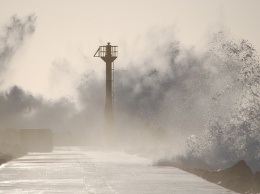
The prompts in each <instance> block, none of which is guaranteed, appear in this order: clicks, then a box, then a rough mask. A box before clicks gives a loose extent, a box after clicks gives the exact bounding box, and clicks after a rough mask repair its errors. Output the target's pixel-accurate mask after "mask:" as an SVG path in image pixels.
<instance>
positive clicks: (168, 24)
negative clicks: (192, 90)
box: [0, 0, 260, 98]
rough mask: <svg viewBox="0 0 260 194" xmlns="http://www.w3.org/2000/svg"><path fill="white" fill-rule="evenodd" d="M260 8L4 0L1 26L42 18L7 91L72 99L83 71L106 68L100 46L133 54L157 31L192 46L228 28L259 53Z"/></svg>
mask: <svg viewBox="0 0 260 194" xmlns="http://www.w3.org/2000/svg"><path fill="white" fill-rule="evenodd" d="M259 10H260V1H259V0H248V1H245V0H178V1H177V0H157V1H155V0H138V1H137V0H131V1H130V0H129V1H123V0H98V1H91V0H22V1H18V0H0V25H1V26H3V25H5V24H7V23H8V22H9V21H10V17H11V16H12V15H14V14H16V15H17V16H18V17H21V18H23V17H25V16H27V15H28V14H32V13H35V15H36V16H37V26H36V31H35V34H34V35H33V36H32V37H31V38H30V40H29V41H28V42H27V44H26V45H24V47H23V48H22V50H21V51H20V53H18V54H17V55H16V56H15V58H14V59H13V60H12V65H13V69H12V70H11V71H9V74H8V80H7V79H6V80H5V84H4V86H2V88H3V87H8V86H9V85H12V84H17V85H19V86H21V87H23V88H24V89H26V90H30V91H32V92H33V93H36V94H43V95H45V96H46V97H54V98H56V97H60V96H63V95H69V94H71V93H73V92H74V86H75V85H77V82H78V81H79V80H78V77H79V76H80V75H82V73H84V72H86V73H87V72H88V71H89V70H90V69H98V70H104V66H102V65H103V62H102V61H101V60H99V59H96V58H93V54H94V53H95V51H96V50H97V48H98V46H99V45H103V44H106V42H108V41H110V42H111V43H112V44H114V45H118V46H119V54H120V52H123V51H122V50H123V49H124V48H131V49H130V51H128V52H129V53H133V52H135V50H134V49H133V48H134V43H135V40H138V37H139V36H143V35H144V34H145V33H147V32H148V31H150V30H153V29H155V28H156V29H159V28H173V29H174V31H175V32H176V33H177V34H176V36H177V38H178V39H179V40H180V41H181V43H182V44H183V45H185V46H187V47H190V46H192V45H195V46H196V45H201V44H203V43H204V41H205V39H207V36H208V35H209V34H210V33H212V32H215V31H216V30H218V29H220V28H221V27H225V28H228V29H229V30H230V31H231V33H232V34H234V35H235V36H237V37H240V38H245V39H248V40H249V41H250V42H252V43H253V44H254V45H255V46H256V48H257V49H258V50H260V37H259V36H260V25H259V21H258V20H259V18H260V11H259ZM151 41H153V40H151ZM154 41H155V43H156V40H154ZM120 44H124V45H120ZM127 44H129V45H131V44H132V45H131V47H129V46H125V45H127ZM120 49H121V51H120ZM119 62H121V64H118V63H116V65H118V66H120V65H123V64H122V63H123V62H124V60H123V59H121V60H119ZM126 63H127V61H126ZM57 67H58V68H57ZM59 71H61V72H62V73H59Z"/></svg>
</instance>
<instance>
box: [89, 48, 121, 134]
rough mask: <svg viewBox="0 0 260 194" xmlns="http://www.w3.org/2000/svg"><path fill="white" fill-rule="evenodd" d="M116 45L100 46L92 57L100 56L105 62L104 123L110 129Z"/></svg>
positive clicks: (111, 126) (111, 125) (111, 123)
mask: <svg viewBox="0 0 260 194" xmlns="http://www.w3.org/2000/svg"><path fill="white" fill-rule="evenodd" d="M117 54H118V49H117V46H111V45H110V43H107V45H106V46H100V47H99V49H98V50H97V52H96V53H95V55H94V57H100V58H101V59H103V61H105V62H106V103H105V125H106V128H108V129H109V130H111V129H112V128H113V119H114V118H113V80H114V60H115V59H116V58H117Z"/></svg>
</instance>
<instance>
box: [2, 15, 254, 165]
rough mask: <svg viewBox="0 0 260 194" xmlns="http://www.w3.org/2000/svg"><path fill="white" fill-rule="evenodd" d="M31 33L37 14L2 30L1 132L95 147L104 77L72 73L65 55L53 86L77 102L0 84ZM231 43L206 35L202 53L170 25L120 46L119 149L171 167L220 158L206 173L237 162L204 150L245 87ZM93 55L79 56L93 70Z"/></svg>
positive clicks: (221, 34)
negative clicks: (51, 136) (41, 133)
mask: <svg viewBox="0 0 260 194" xmlns="http://www.w3.org/2000/svg"><path fill="white" fill-rule="evenodd" d="M36 30H37V28H36V16H35V15H29V16H27V17H25V18H22V19H20V18H18V17H17V16H13V17H12V18H11V20H10V21H9V23H8V24H6V25H5V26H4V27H3V28H2V29H1V39H0V43H1V50H0V67H1V69H2V70H1V74H0V76H1V82H2V85H0V86H2V87H1V88H2V90H1V92H0V107H1V109H0V116H1V118H2V119H1V122H0V128H1V129H23V128H34V129H37V128H47V129H50V130H52V131H53V132H60V133H61V132H66V133H69V134H70V135H71V136H73V137H74V144H75V143H76V142H78V144H86V145H87V144H89V143H91V144H93V143H94V144H99V143H100V142H101V139H102V138H101V137H102V133H103V130H104V121H103V120H104V101H105V76H104V72H101V73H100V72H98V71H96V70H88V71H87V70H86V71H83V72H81V73H77V72H76V71H74V67H75V66H76V64H73V63H71V62H70V60H67V59H66V56H64V59H62V60H54V61H53V63H52V69H51V70H50V77H49V80H50V82H51V84H53V85H55V84H58V85H59V84H61V85H66V86H68V88H71V87H73V91H74V92H75V94H72V96H76V98H72V97H71V96H64V97H62V98H59V99H50V98H46V97H45V96H44V95H40V94H39V95H35V94H33V92H32V91H29V90H26V88H23V87H21V86H19V83H16V84H14V85H12V86H9V87H6V85H4V82H5V81H8V79H9V75H10V74H11V72H12V71H14V69H13V68H12V66H13V65H15V66H18V65H19V61H17V60H14V59H15V57H16V56H17V55H19V54H21V53H22V48H23V47H25V46H27V45H28V44H29V41H30V38H31V37H32V36H33V34H34V32H35V31H36ZM230 42H233V43H234V44H233V47H231V46H232V44H228V43H230ZM235 42H236V40H233V38H232V35H230V34H229V33H227V32H225V31H224V30H219V31H217V32H216V33H213V34H210V35H209V38H208V42H206V43H205V48H204V51H203V52H202V51H200V50H199V49H198V48H197V47H196V46H194V47H190V48H187V47H184V46H183V45H182V42H181V40H179V39H178V38H177V36H176V31H175V27H172V26H169V27H165V28H160V29H155V28H152V29H151V30H148V31H147V34H143V35H141V36H140V35H139V36H138V37H137V38H136V41H135V43H137V44H134V45H135V48H134V49H131V47H132V46H133V45H132V44H128V42H126V41H121V42H120V44H119V50H120V49H122V54H121V56H120V55H119V58H118V59H117V60H116V61H115V81H114V91H115V99H114V103H115V107H114V113H115V129H116V138H117V143H118V147H120V149H124V148H126V149H128V150H132V151H133V150H134V152H139V150H146V151H147V149H148V150H149V151H148V152H149V153H150V155H153V156H156V157H158V154H159V155H160V157H161V155H162V154H163V156H162V158H164V157H165V156H166V157H168V159H166V160H169V161H174V162H176V160H178V162H179V161H182V162H185V161H189V160H190V161H191V163H192V162H193V161H195V160H197V161H201V160H204V161H205V160H206V159H205V158H207V157H208V156H209V155H208V153H210V152H212V151H213V152H212V155H214V154H220V156H219V158H222V156H223V161H221V162H220V163H218V164H215V163H214V161H213V159H212V160H210V159H208V160H207V161H205V166H211V167H223V166H225V165H227V164H229V163H230V162H233V161H235V160H237V159H238V158H239V157H237V155H235V156H234V157H233V158H232V159H231V160H230V161H227V160H228V159H227V157H226V156H227V155H228V153H229V152H214V149H215V147H214V149H213V148H212V149H211V150H206V152H205V150H203V149H202V148H201V147H203V146H204V147H205V145H207V144H209V143H210V141H212V139H210V138H211V137H212V136H213V134H215V133H216V130H215V128H214V126H216V125H214V123H216V121H217V123H221V124H223V125H221V126H220V128H221V130H220V131H221V132H220V133H222V132H223V130H224V129H226V125H227V123H229V122H230V120H232V119H231V115H232V114H234V112H235V109H236V108H237V107H238V102H240V101H239V99H242V96H243V95H244V93H241V91H243V87H244V83H243V82H241V81H237V80H238V79H241V68H243V63H244V61H243V60H241V58H239V57H236V52H233V50H234V48H235V47H234V45H236V43H235ZM120 45H122V48H121V47H120ZM223 45H229V46H226V47H225V46H224V47H223ZM230 45H231V46H230ZM237 45H238V44H237ZM248 45H249V44H248ZM230 49H231V50H232V49H233V50H232V52H230ZM94 52H95V51H93V53H94ZM120 52H121V50H120ZM93 53H84V54H82V55H81V57H82V58H84V57H86V56H87V59H89V60H85V61H84V63H85V65H86V66H91V65H92V59H91V60H90V58H91V57H92V55H93ZM232 53H233V54H232ZM234 53H235V54H234ZM240 53H242V51H241V52H240ZM255 55H256V56H257V54H255ZM93 60H94V59H93ZM255 63H256V62H255ZM89 69H91V68H89ZM92 69H94V67H92ZM24 76H26V75H24ZM34 81H35V82H37V80H34ZM63 90H64V88H63ZM65 90H66V89H65ZM243 105H244V103H243ZM240 107H243V106H240ZM227 120H229V121H227ZM217 126H218V125H217ZM222 129H223V130H222ZM226 132H227V130H226ZM210 133H211V134H210ZM205 134H206V135H205ZM209 134H210V135H209ZM207 135H208V136H207ZM237 136H239V133H238V134H237ZM255 140H256V139H255ZM255 140H254V142H255ZM201 142H202V143H203V145H202V144H201ZM218 143H219V142H218ZM244 145H245V144H244ZM228 146H229V145H228ZM138 149H139V150H138ZM218 149H219V148H217V150H218ZM220 149H223V148H220ZM233 150H234V149H233ZM198 152H199V153H198ZM194 154H195V155H196V156H195V155H194ZM214 156H215V155H214ZM241 157H242V156H241ZM241 157H240V158H241ZM243 157H247V158H248V156H247V155H243ZM176 158H177V159H176ZM179 158H181V160H179ZM212 158H214V157H212ZM254 158H255V155H253V156H250V157H249V160H250V161H251V160H253V159H254ZM224 160H225V161H224ZM194 164H195V163H194ZM205 166H203V167H205Z"/></svg>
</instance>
